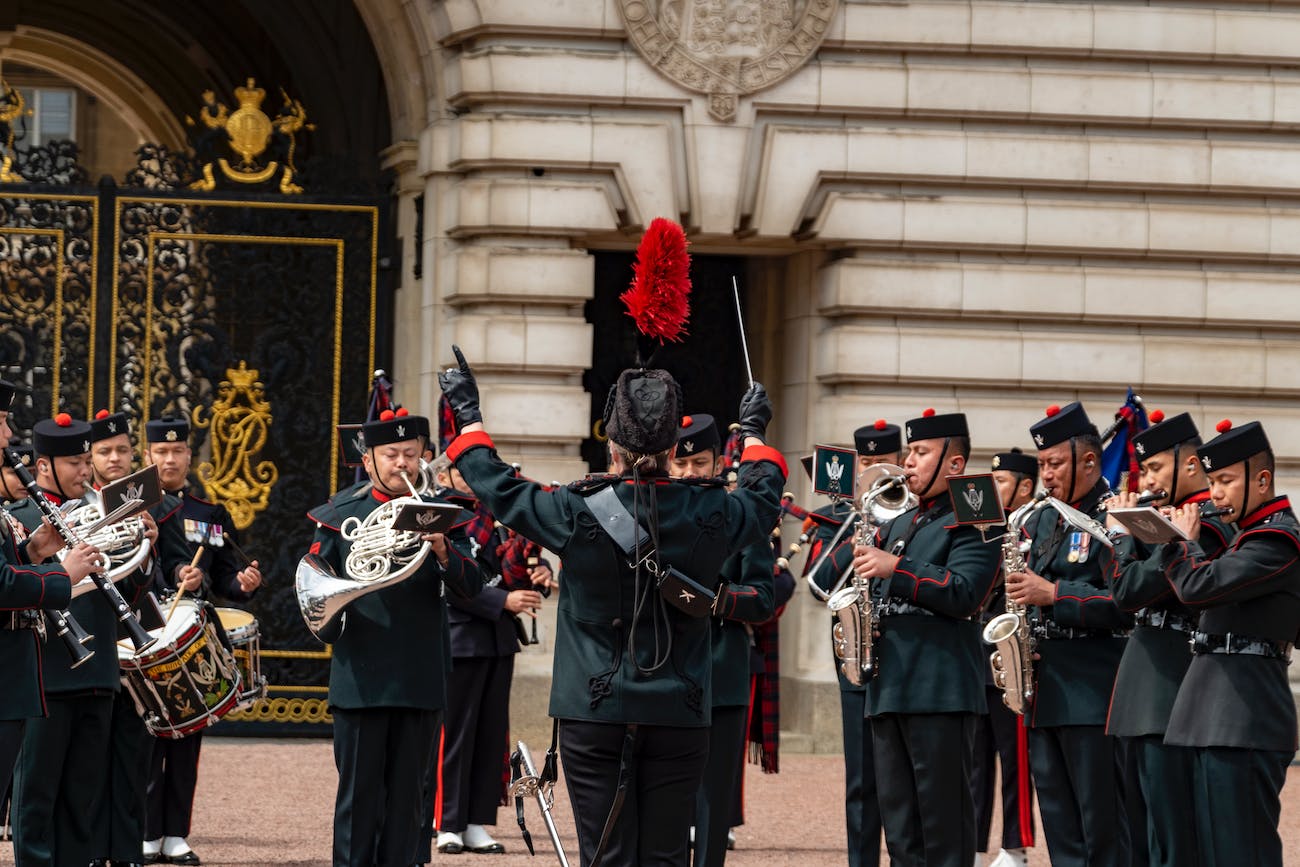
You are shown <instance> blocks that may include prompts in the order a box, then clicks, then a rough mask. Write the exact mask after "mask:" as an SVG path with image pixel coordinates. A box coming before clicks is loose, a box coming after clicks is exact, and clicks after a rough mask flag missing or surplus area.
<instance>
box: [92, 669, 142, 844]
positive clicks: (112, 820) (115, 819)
mask: <svg viewBox="0 0 1300 867" xmlns="http://www.w3.org/2000/svg"><path fill="white" fill-rule="evenodd" d="M109 731H110V732H111V737H112V746H111V751H110V753H109V762H108V798H107V799H106V802H105V803H104V804H103V808H102V809H101V811H100V821H101V822H102V823H103V824H104V827H105V830H104V831H103V832H102V833H103V834H104V835H105V838H106V839H107V841H108V848H107V849H105V850H104V852H103V853H102V854H103V855H104V856H106V857H108V858H109V859H111V860H113V861H126V862H129V863H131V862H134V863H139V862H141V861H143V860H144V852H143V851H142V846H141V843H142V841H143V840H144V839H145V791H146V790H147V788H148V785H149V768H150V764H151V762H152V758H153V757H152V751H153V741H154V737H153V735H151V734H149V730H148V729H146V728H145V727H144V722H143V721H141V719H140V715H139V714H138V713H136V710H135V702H134V701H132V700H131V695H130V694H129V693H128V692H127V691H126V690H122V691H121V692H119V693H118V694H117V696H116V697H115V698H114V699H113V715H112V717H111V719H110V723H109Z"/></svg>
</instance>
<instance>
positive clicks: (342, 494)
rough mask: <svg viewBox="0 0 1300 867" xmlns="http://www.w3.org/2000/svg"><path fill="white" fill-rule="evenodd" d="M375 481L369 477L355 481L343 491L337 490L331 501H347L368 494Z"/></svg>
mask: <svg viewBox="0 0 1300 867" xmlns="http://www.w3.org/2000/svg"><path fill="white" fill-rule="evenodd" d="M372 487H374V483H373V482H371V481H370V480H369V479H366V480H365V481H363V482H354V483H353V484H351V485H348V486H347V487H346V488H344V489H343V490H341V491H335V492H334V496H332V497H330V502H331V503H346V502H350V501H352V500H355V499H356V498H357V497H358V496H366V495H367V494H369V493H370V489H371V488H372Z"/></svg>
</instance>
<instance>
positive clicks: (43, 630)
mask: <svg viewBox="0 0 1300 867" xmlns="http://www.w3.org/2000/svg"><path fill="white" fill-rule="evenodd" d="M4 517H5V520H6V521H8V522H9V523H10V524H11V525H12V526H13V528H15V529H18V530H21V529H22V525H21V524H19V523H18V519H17V518H15V517H13V516H12V515H10V514H9V513H8V512H6V513H5V514H4ZM40 616H41V618H42V619H41V620H40V621H38V622H37V623H36V631H37V632H38V633H40V634H41V637H42V638H44V637H45V635H46V634H48V633H51V632H52V633H54V635H55V636H56V637H57V638H58V639H59V640H60V641H62V642H63V646H64V647H65V648H67V650H68V656H69V657H71V660H72V661H71V663H70V665H69V667H70V668H77V667H78V666H80V665H82V664H83V663H86V662H89V661H90V658H91V657H92V656H94V655H95V651H93V650H90V649H89V648H87V647H86V646H85V645H86V644H88V643H89V642H90V640H91V638H92V637H93V636H91V634H90V633H89V632H87V631H86V630H85V629H84V628H83V627H82V625H81V624H80V623H78V622H77V619H76V618H75V617H73V616H72V612H71V611H58V610H54V609H49V608H46V609H42V610H41V614H40Z"/></svg>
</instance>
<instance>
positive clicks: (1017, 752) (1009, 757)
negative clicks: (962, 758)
mask: <svg viewBox="0 0 1300 867" xmlns="http://www.w3.org/2000/svg"><path fill="white" fill-rule="evenodd" d="M987 692H988V704H989V712H988V714H987V715H980V716H979V717H977V718H976V720H975V763H974V765H973V766H972V769H971V779H970V785H971V794H972V796H973V797H974V799H975V843H976V849H978V850H979V851H980V852H987V851H988V850H989V829H990V828H991V827H992V825H993V802H994V801H995V800H996V799H995V798H994V797H993V789H994V788H995V787H994V785H993V783H994V778H995V776H996V775H995V774H994V773H993V770H994V768H995V766H997V765H1001V767H1002V785H1001V786H1000V789H1001V795H1002V799H1001V800H1002V845H1001V848H1003V849H1025V848H1028V847H1030V846H1032V845H1034V784H1033V779H1032V775H1031V774H1030V772H1029V732H1028V731H1026V729H1025V727H1024V726H1023V725H1021V718H1020V717H1019V716H1017V715H1016V714H1014V713H1012V712H1011V711H1010V710H1008V709H1007V706H1006V705H1005V704H1003V703H1002V690H1000V689H998V688H997V687H993V686H990V687H989V688H988V689H987Z"/></svg>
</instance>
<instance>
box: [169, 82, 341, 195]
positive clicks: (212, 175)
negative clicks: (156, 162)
mask: <svg viewBox="0 0 1300 867" xmlns="http://www.w3.org/2000/svg"><path fill="white" fill-rule="evenodd" d="M235 99H236V100H238V101H239V107H238V108H236V109H235V110H234V111H233V112H232V111H231V110H230V109H229V108H227V107H226V105H225V103H222V102H219V101H217V96H216V94H215V93H213V92H212V91H211V90H205V91H204V92H203V108H202V110H201V111H200V112H199V121H200V122H201V123H202V124H203V126H205V127H207V129H208V130H209V133H206V134H203V135H202V136H201V139H203V140H207V141H209V142H211V141H212V140H213V139H217V140H219V139H220V138H221V134H222V133H223V132H224V134H225V138H226V139H227V140H228V143H229V145H230V149H231V150H232V151H233V152H234V153H235V154H236V155H237V156H238V157H239V163H238V165H234V166H232V165H231V164H230V161H229V160H227V159H226V158H225V157H217V158H216V159H215V160H212V159H209V157H211V156H215V154H210V153H204V151H206V150H208V148H207V147H203V146H199V147H198V148H197V149H198V150H199V158H200V159H201V160H202V159H208V162H206V163H205V164H204V166H203V177H202V178H200V179H199V180H197V181H195V182H194V183H192V184H190V188H191V189H195V190H202V191H204V192H211V191H212V190H214V189H216V186H217V181H216V171H215V169H214V168H213V165H214V163H215V165H216V166H217V167H219V168H220V169H221V173H222V174H223V175H225V176H226V177H227V178H229V179H230V180H232V181H235V182H236V183H241V184H262V183H266V182H267V181H269V180H271V178H273V177H274V176H275V174H276V172H278V171H281V169H283V174H281V175H280V192H282V193H286V194H289V193H301V192H302V187H300V186H298V184H296V183H294V182H293V179H294V174H295V173H296V172H297V170H298V169H297V167H295V166H294V164H293V155H294V150H295V149H296V147H297V144H298V142H297V134H298V133H299V132H301V131H303V130H307V131H311V130H314V129H315V128H316V127H315V125H314V124H310V123H307V110H306V109H305V108H303V105H302V103H301V102H299V101H298V100H295V99H290V98H289V94H287V93H286V92H285V90H284V88H280V99H281V102H282V103H283V105H282V106H281V108H280V112H279V114H277V115H276V116H275V117H274V118H272V117H269V116H268V115H267V114H266V112H264V111H262V101H263V100H264V99H266V91H265V90H263V89H262V88H260V87H258V86H257V85H256V83H255V80H254V79H252V78H249V79H248V81H247V84H246V85H245V86H244V87H236V88H235ZM185 122H186V123H187V124H188V125H189V126H195V125H196V124H195V121H194V119H193V118H192V117H188V116H187V117H186V118H185ZM273 138H275V139H276V142H277V144H278V145H280V146H282V150H283V165H281V163H280V162H279V161H277V160H274V159H267V160H266V162H265V165H263V164H262V163H261V161H260V159H261V158H262V157H263V155H264V154H265V153H266V151H267V148H268V147H269V146H270V145H271V143H272V139H273Z"/></svg>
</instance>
